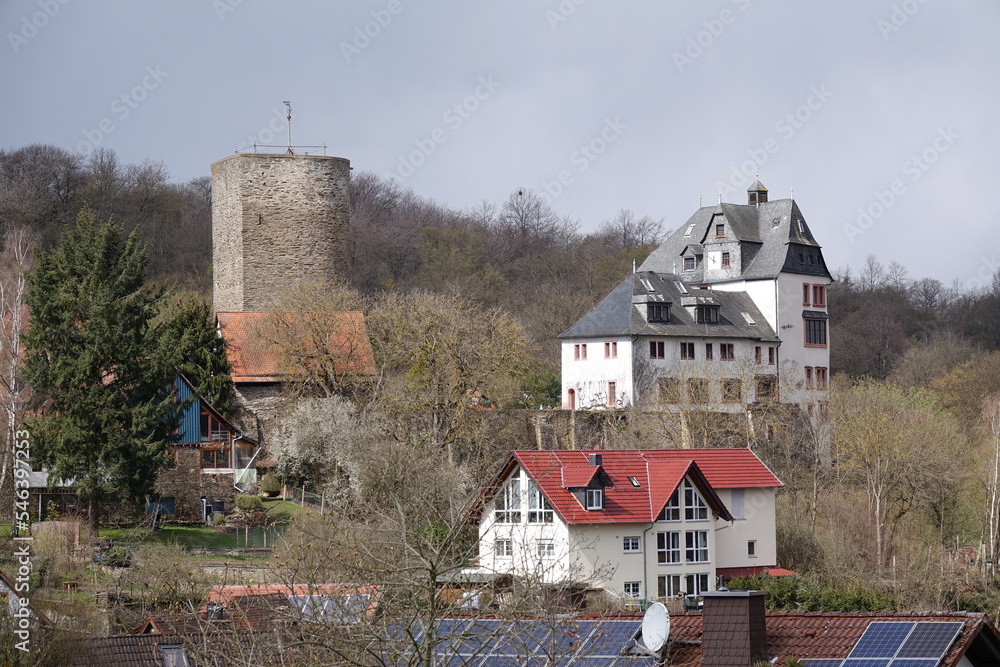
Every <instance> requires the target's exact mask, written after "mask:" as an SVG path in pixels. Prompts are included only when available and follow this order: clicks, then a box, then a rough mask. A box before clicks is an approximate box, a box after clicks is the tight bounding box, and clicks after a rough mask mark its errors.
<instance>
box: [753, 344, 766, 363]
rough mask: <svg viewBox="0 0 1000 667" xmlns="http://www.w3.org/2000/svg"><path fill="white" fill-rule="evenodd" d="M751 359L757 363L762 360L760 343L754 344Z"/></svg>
mask: <svg viewBox="0 0 1000 667" xmlns="http://www.w3.org/2000/svg"><path fill="white" fill-rule="evenodd" d="M753 360H754V362H756V363H758V364H759V363H760V362H761V361H763V360H764V355H763V351H762V350H761V347H760V345H755V346H754V348H753Z"/></svg>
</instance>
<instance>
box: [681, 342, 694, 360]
mask: <svg viewBox="0 0 1000 667" xmlns="http://www.w3.org/2000/svg"><path fill="white" fill-rule="evenodd" d="M681 359H687V360H689V361H693V360H694V343H681Z"/></svg>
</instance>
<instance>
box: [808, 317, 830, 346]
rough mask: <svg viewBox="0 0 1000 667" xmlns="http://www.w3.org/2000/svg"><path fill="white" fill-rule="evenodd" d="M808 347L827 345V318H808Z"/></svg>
mask: <svg viewBox="0 0 1000 667" xmlns="http://www.w3.org/2000/svg"><path fill="white" fill-rule="evenodd" d="M805 323H806V347H826V320H814V319H809V318H806V321H805Z"/></svg>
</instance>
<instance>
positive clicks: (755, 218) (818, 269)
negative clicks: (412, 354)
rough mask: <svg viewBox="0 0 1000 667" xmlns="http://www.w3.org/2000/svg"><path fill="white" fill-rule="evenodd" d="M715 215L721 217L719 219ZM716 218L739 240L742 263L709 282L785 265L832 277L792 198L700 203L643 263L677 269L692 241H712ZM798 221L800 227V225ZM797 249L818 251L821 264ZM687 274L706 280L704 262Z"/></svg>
mask: <svg viewBox="0 0 1000 667" xmlns="http://www.w3.org/2000/svg"><path fill="white" fill-rule="evenodd" d="M717 215H721V216H722V217H721V218H718V219H716V216H717ZM713 222H715V223H718V222H725V223H726V227H727V233H731V234H732V235H733V236H734V237H735V239H736V240H738V241H739V242H740V244H741V253H742V255H743V263H742V273H741V274H739V275H734V276H733V277H732V278H727V279H725V280H721V279H716V280H713V281H708V282H726V281H729V280H755V279H765V278H776V277H777V276H778V274H779V273H781V272H782V271H785V272H788V273H801V274H805V275H818V276H825V277H828V278H832V276H831V275H830V272H829V270H828V269H827V267H826V262H825V261H823V259H822V257H823V253H822V251H821V249H820V245H819V243H817V242H816V239H815V238H814V237H813V235H812V232H811V231H810V230H809V226H808V225H807V224H806V221H805V217H804V216H803V215H802V211H800V210H799V207H798V205H797V204H796V203H795V202H794V201H793V200H791V199H776V200H774V201H769V202H764V203H762V204H760V205H759V206H751V205H743V204H726V203H723V204H718V205H716V206H705V207H702V208H699V209H698V210H697V211H695V213H694V214H693V215H692V216H691V217H690V218H689V219H688V221H687V222H685V223H684V224H683V225H681V226H680V227H679V228H678V229H677V230H676V231H674V233H673V234H671V235H670V236H668V237H667V239H666V240H665V241H664V242H663V243H662V244H660V246H659V247H658V248H657V249H656V250H654V251H653V252H652V253H650V255H649V257H647V258H646V261H644V262H643V263H642V265H641V266H640V267H639V269H640V270H641V271H655V272H657V273H678V272H679V271H680V270H681V269H682V268H683V262H682V260H681V254H682V253H683V252H684V250H685V249H686V248H687V247H688V246H689V245H691V244H704V243H706V242H711V241H714V239H715V231H714V229H712V228H711V226H712V224H713ZM800 222H801V226H802V231H799V223H800ZM691 225H694V229H693V230H692V232H691V234H690V235H689V236H686V235H685V232H687V229H688V227H689V226H691ZM799 251H802V252H805V253H807V254H808V253H812V254H814V255H816V256H817V257H818V258H819V264H818V265H817V264H810V263H809V262H808V261H805V262H803V263H799V262H798V252H799ZM683 275H684V278H685V279H686V280H688V281H690V282H692V283H694V284H701V283H704V282H706V280H705V272H704V264H701V265H699V266H698V268H697V269H696V270H695V271H691V272H684V273H683Z"/></svg>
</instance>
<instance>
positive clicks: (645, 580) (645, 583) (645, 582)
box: [642, 456, 656, 601]
mask: <svg viewBox="0 0 1000 667" xmlns="http://www.w3.org/2000/svg"><path fill="white" fill-rule="evenodd" d="M643 458H644V459H645V458H646V457H645V456H643ZM650 484H651V483H650V480H649V461H648V460H647V461H646V489H647V490H651V488H650ZM649 518H650V519H652V518H653V496H652V493H650V494H649ZM654 526H656V522H655V521H652V522H651V523H650V524H649V528H647V529H646V530H644V531H642V590H643V591H644V592H645V594H646V599H647V601H648V600H651V599H652V597H653V596H652V595H650V594H649V576H648V572H649V550H648V549H647V548H646V534H647V533H648V532H649V531H651V530H653V527H654Z"/></svg>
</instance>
